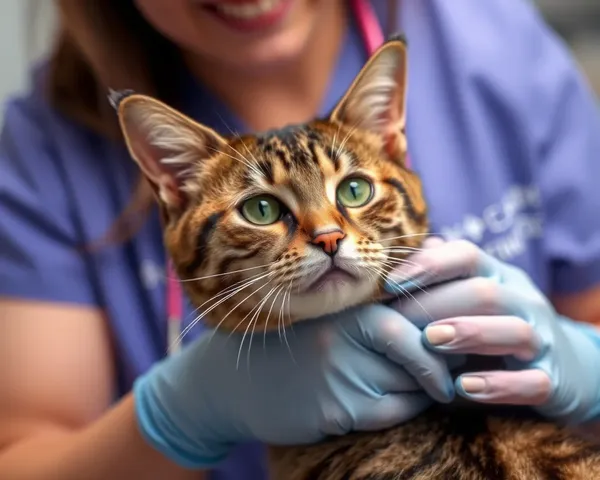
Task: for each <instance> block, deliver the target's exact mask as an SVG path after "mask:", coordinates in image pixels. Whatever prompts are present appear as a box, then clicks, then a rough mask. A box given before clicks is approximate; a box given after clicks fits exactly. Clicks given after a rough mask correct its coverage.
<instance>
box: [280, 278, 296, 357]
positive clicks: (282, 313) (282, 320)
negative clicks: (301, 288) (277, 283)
mask: <svg viewBox="0 0 600 480" xmlns="http://www.w3.org/2000/svg"><path fill="white" fill-rule="evenodd" d="M292 283H293V280H290V284H289V286H288V287H287V288H286V291H285V293H284V294H283V301H282V304H281V308H280V309H279V321H278V323H277V325H278V331H279V340H280V341H281V338H282V336H281V333H282V332H283V340H284V341H285V344H286V345H287V348H288V351H289V352H290V356H291V358H292V361H293V362H295V361H296V360H295V359H294V354H293V353H292V349H291V347H290V344H289V342H288V339H287V334H286V330H285V301H286V296H287V297H288V302H289V296H290V293H291V290H292ZM280 326H281V330H279V328H280Z"/></svg>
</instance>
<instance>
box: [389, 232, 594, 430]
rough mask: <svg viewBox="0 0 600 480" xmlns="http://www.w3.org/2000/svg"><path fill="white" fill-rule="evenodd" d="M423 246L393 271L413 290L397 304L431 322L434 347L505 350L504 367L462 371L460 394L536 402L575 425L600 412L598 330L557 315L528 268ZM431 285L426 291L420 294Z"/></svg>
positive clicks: (456, 246) (464, 248) (476, 252)
mask: <svg viewBox="0 0 600 480" xmlns="http://www.w3.org/2000/svg"><path fill="white" fill-rule="evenodd" d="M425 247H426V248H424V249H423V250H422V251H420V252H418V253H416V254H414V255H412V256H411V258H410V263H406V264H405V265H404V266H402V268H400V269H397V270H395V271H394V272H393V273H392V274H391V275H390V278H391V279H392V280H393V282H402V283H403V287H405V288H410V289H412V290H413V291H414V293H413V298H410V297H408V298H405V299H402V300H399V301H397V302H395V303H394V304H393V307H394V308H396V309H398V311H400V312H401V313H402V315H404V316H405V317H406V318H408V319H410V320H411V321H413V322H414V323H415V325H417V326H419V327H421V328H423V327H425V326H426V325H427V327H426V328H425V329H424V332H423V340H424V343H425V344H426V345H428V346H429V347H430V348H431V349H432V350H433V351H436V352H439V353H444V354H459V355H460V354H467V353H471V354H480V355H500V356H502V357H503V358H504V360H505V364H506V367H507V370H506V371H494V372H477V373H470V374H463V375H461V376H460V377H458V378H457V379H456V391H457V393H459V395H461V396H463V397H466V398H469V399H471V400H475V401H477V402H482V403H503V404H523V405H532V406H534V407H535V409H537V410H538V411H539V412H540V413H542V414H543V415H546V416H547V417H550V418H553V419H556V420H562V421H565V422H570V423H577V422H583V421H587V420H589V419H592V418H596V417H598V415H600V332H599V331H597V330H595V329H594V328H593V327H590V326H588V325H584V324H577V323H575V322H573V321H570V320H568V319H565V318H561V317H559V316H558V315H557V313H556V312H555V310H554V309H553V307H552V305H551V304H550V302H549V301H548V300H547V299H546V298H545V297H544V295H543V294H542V293H541V292H540V291H539V290H538V289H537V288H536V287H535V286H534V284H533V282H532V281H531V279H530V278H529V277H528V276H527V274H526V273H525V272H524V271H522V270H521V269H518V268H516V267H514V266H512V265H509V264H506V263H503V262H501V261H499V260H497V259H495V258H493V257H492V256H490V255H488V254H486V253H485V252H483V251H482V250H480V249H479V248H478V247H477V246H475V245H474V244H472V243H469V242H466V241H462V240H460V241H451V242H447V243H446V242H439V240H438V241H436V242H435V243H434V244H429V245H426V246H425ZM410 279H412V281H410ZM393 282H392V285H393V284H394V283H393ZM428 285H430V287H429V288H427V289H426V290H427V293H424V292H422V291H419V288H421V289H422V288H423V287H426V286H428Z"/></svg>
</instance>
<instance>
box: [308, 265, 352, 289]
mask: <svg viewBox="0 0 600 480" xmlns="http://www.w3.org/2000/svg"><path fill="white" fill-rule="evenodd" d="M356 280H357V278H356V276H355V275H353V274H351V273H350V272H348V271H346V270H343V269H341V268H339V267H336V266H333V267H331V268H329V269H328V270H326V271H325V272H323V273H322V274H321V275H319V277H318V278H317V279H316V280H314V281H313V282H312V283H311V284H310V285H309V286H308V287H307V288H306V289H305V291H306V292H317V291H319V290H322V289H323V288H325V287H326V286H327V285H330V284H334V283H350V282H355V281H356Z"/></svg>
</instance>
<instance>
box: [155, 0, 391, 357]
mask: <svg viewBox="0 0 600 480" xmlns="http://www.w3.org/2000/svg"><path fill="white" fill-rule="evenodd" d="M350 8H351V9H352V12H353V14H354V17H355V19H356V22H357V25H358V28H359V31H360V35H361V37H362V40H363V42H364V45H365V48H366V50H367V54H368V55H369V56H370V55H372V54H373V53H374V52H375V50H376V49H377V48H379V46H380V45H381V44H382V43H383V41H384V36H383V30H382V29H381V26H380V25H379V19H378V18H377V15H376V14H375V11H374V10H373V6H372V5H371V1H370V0H350ZM166 296H167V305H166V307H167V322H168V323H167V341H168V343H167V345H168V353H169V354H172V353H174V352H176V351H177V350H179V348H180V346H181V341H180V338H179V337H180V336H181V334H182V325H183V290H182V288H181V285H180V283H179V280H178V279H177V276H176V275H175V273H174V270H173V267H172V265H171V263H170V262H169V263H168V265H167V287H166Z"/></svg>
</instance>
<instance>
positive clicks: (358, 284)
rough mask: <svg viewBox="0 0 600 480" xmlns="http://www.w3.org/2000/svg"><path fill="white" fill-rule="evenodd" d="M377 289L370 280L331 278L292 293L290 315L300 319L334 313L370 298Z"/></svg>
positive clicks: (297, 319) (296, 319)
mask: <svg viewBox="0 0 600 480" xmlns="http://www.w3.org/2000/svg"><path fill="white" fill-rule="evenodd" d="M377 291H378V286H377V285H376V284H374V283H373V282H372V281H371V280H356V279H344V278H341V277H340V278H337V277H335V278H331V279H328V280H327V281H325V282H319V283H318V284H316V285H314V287H313V288H309V289H307V290H304V291H302V292H297V293H295V294H293V295H292V298H291V299H290V305H289V308H290V313H291V317H292V318H294V319H295V321H301V320H307V319H312V318H317V317H322V316H323V315H329V314H332V313H336V312H339V311H342V310H345V309H347V308H349V307H353V306H356V305H359V304H361V303H365V302H367V301H369V300H371V299H372V298H373V297H374V296H375V294H376V292H377Z"/></svg>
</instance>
